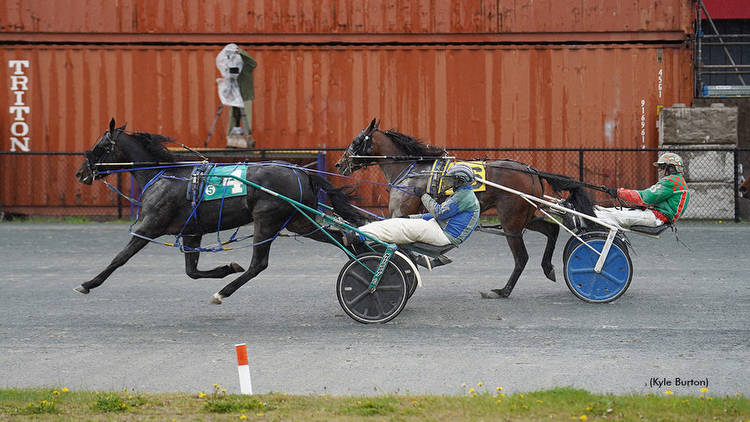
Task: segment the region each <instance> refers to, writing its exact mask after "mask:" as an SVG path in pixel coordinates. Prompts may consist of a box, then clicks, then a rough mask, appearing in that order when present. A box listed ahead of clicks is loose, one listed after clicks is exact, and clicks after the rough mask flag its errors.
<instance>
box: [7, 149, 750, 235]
mask: <svg viewBox="0 0 750 422" xmlns="http://www.w3.org/2000/svg"><path fill="white" fill-rule="evenodd" d="M665 151H667V150H663V149H586V148H582V149H572V148H571V149H568V148H558V149H543V148H528V149H522V148H507V149H504V148H476V149H471V148H457V149H452V150H450V153H451V154H452V155H454V156H455V157H456V158H458V159H465V160H472V159H476V160H498V159H512V160H516V161H520V162H523V163H527V164H529V165H531V166H532V167H534V168H537V169H539V170H542V171H545V172H550V173H558V174H563V175H566V176H569V177H571V178H574V179H576V180H580V181H583V182H586V183H589V184H594V185H601V186H611V187H626V188H630V189H645V188H647V187H649V186H651V185H652V184H653V183H655V182H656V179H657V175H656V169H655V168H654V167H653V165H652V163H653V162H654V161H656V159H657V158H658V156H659V154H660V153H662V152H665ZM668 151H670V152H676V153H678V154H680V155H681V156H682V158H683V160H684V161H685V164H686V165H685V167H686V168H685V177H686V179H687V181H688V185H689V188H690V190H691V201H690V204H689V207H688V210H687V211H686V212H685V214H684V215H683V218H684V219H708V220H719V219H721V220H735V221H740V219H748V218H750V216H748V209H750V205H748V204H747V202H750V200H745V199H742V198H738V196H737V194H736V192H737V188H738V183H741V181H742V176H743V175H742V167H743V166H742V164H743V163H747V162H748V161H747V160H748V159H750V148H724V149H711V148H684V149H670V150H668ZM204 153H205V151H204ZM342 153H343V149H342V148H328V149H314V150H273V149H264V150H255V149H253V150H227V151H211V152H210V154H209V156H208V158H209V160H210V161H212V162H239V161H266V160H273V159H279V160H284V161H290V162H293V163H295V164H298V165H302V166H306V167H308V168H312V169H319V170H321V171H327V172H329V173H331V174H328V176H327V177H328V178H329V179H330V180H332V181H333V183H334V184H336V185H355V186H356V188H357V202H358V204H359V205H360V206H363V207H365V208H369V209H371V210H374V211H375V212H377V213H379V214H383V215H385V213H386V212H387V209H388V187H387V185H386V184H385V180H384V178H383V176H382V173H381V172H380V170H379V169H378V168H377V166H372V167H369V168H367V169H365V170H360V171H358V172H356V173H355V174H354V175H353V177H352V178H343V177H340V176H337V175H334V174H333V173H334V172H335V169H334V167H333V166H334V164H335V162H336V160H338V159H339V158H340V157H341V155H342ZM178 159H181V160H195V159H196V158H195V156H183V155H180V156H179V158H178ZM82 164H83V155H82V154H81V153H53V152H34V153H9V152H0V213H2V214H4V218H5V219H13V218H18V217H26V216H53V217H73V216H81V217H86V218H93V219H99V220H110V219H125V220H127V219H132V218H134V216H135V213H136V209H135V206H134V205H133V204H131V203H130V202H129V201H128V200H127V199H126V198H124V197H123V196H121V195H118V194H117V193H115V192H114V191H113V190H112V189H110V188H108V187H107V186H105V185H104V184H103V183H101V182H94V184H93V185H91V186H87V185H83V184H80V183H79V182H78V181H77V180H76V178H75V173H76V171H77V170H78V168H79V167H80V166H81V165H82ZM745 167H746V169H747V171H748V172H750V168H748V166H747V165H745ZM107 180H108V181H109V183H110V184H111V185H113V186H114V187H116V188H117V189H118V190H119V191H121V192H122V193H123V194H124V195H127V196H130V197H137V196H138V194H139V193H140V188H139V187H138V186H136V183H135V182H134V181H133V179H132V177H131V176H130V174H128V173H117V174H112V175H110V176H108V178H107ZM590 192H591V194H592V197H593V199H594V201H595V202H597V203H599V204H602V205H611V204H612V203H613V200H612V198H610V197H608V196H607V195H605V194H604V193H602V192H597V191H590ZM547 194H550V191H549V190H548V191H547Z"/></svg>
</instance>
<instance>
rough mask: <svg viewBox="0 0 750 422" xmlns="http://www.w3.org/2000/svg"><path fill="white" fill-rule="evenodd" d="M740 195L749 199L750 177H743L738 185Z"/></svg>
mask: <svg viewBox="0 0 750 422" xmlns="http://www.w3.org/2000/svg"><path fill="white" fill-rule="evenodd" d="M738 190H739V192H740V196H741V197H743V198H747V199H750V177H748V178H747V179H745V181H744V182H742V184H741V185H740V187H739V189H738Z"/></svg>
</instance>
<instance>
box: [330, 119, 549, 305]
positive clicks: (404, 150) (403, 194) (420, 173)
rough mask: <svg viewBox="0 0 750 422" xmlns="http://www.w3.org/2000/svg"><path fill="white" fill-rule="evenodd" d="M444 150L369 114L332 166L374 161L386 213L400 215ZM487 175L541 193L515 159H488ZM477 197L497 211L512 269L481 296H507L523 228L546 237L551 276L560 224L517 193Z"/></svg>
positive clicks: (522, 251) (520, 265)
mask: <svg viewBox="0 0 750 422" xmlns="http://www.w3.org/2000/svg"><path fill="white" fill-rule="evenodd" d="M443 155H446V151H445V150H444V149H441V148H436V147H432V146H428V145H425V144H423V143H422V142H420V141H418V140H417V139H415V138H412V137H409V136H407V135H404V134H401V133H398V132H394V131H382V130H380V129H379V128H378V123H376V121H375V120H374V119H373V121H372V122H371V123H370V125H369V126H367V128H365V129H364V130H363V131H362V132H361V133H360V134H359V135H357V137H355V138H354V140H353V141H352V143H351V144H350V145H349V147H348V148H347V150H346V151H345V152H344V155H343V156H342V157H341V159H340V160H339V161H338V162H337V163H336V168H337V169H338V171H339V173H341V174H343V175H349V174H351V173H352V172H354V171H356V170H358V169H360V168H363V167H367V166H369V165H373V164H377V165H378V166H379V167H380V169H381V170H382V171H383V174H384V175H385V178H386V180H387V181H388V183H389V184H391V185H392V187H391V191H390V201H389V204H388V208H389V210H390V212H391V217H399V216H402V215H408V214H415V213H417V212H418V211H419V209H420V207H421V201H420V199H419V197H417V196H416V195H414V192H415V190H421V189H425V188H426V185H427V180H428V176H427V175H426V174H425V173H427V172H428V171H429V170H430V169H431V168H432V165H433V163H434V162H435V160H436V159H438V158H440V157H441V156H443ZM357 157H363V158H357ZM416 157H419V158H416ZM486 179H487V180H489V181H491V182H494V183H497V184H500V185H503V186H507V187H510V188H512V189H515V190H518V191H521V192H525V193H528V194H531V195H534V196H537V197H542V196H543V194H544V186H543V185H542V179H541V178H540V176H539V175H538V174H536V171H535V170H534V169H532V168H531V167H530V166H528V165H526V164H524V163H519V162H517V161H511V160H498V161H489V162H487V163H486ZM393 185H397V186H393ZM477 198H478V199H479V203H480V206H481V208H482V211H487V210H491V209H493V208H494V209H496V210H497V214H498V217H499V219H500V223H501V226H502V231H503V233H502V234H504V235H505V236H506V239H507V241H508V245H509V246H510V250H511V252H512V253H513V259H514V261H515V266H514V268H513V272H512V273H511V275H510V278H509V279H508V282H507V283H506V285H505V287H503V288H502V289H494V290H492V292H491V293H483V294H482V296H483V297H490V298H497V297H508V296H509V295H510V293H511V292H512V291H513V288H514V287H515V285H516V282H517V281H518V277H519V276H520V275H521V272H522V271H523V269H524V267H525V266H526V262H527V261H528V259H529V254H528V252H527V251H526V245H525V243H524V241H523V230H524V229H530V230H534V231H537V232H539V233H542V234H543V235H545V236H546V237H547V244H546V247H545V248H544V255H543V256H542V269H543V270H544V274H545V275H546V276H547V278H549V279H550V280H552V281H555V267H554V265H552V262H551V259H552V254H553V252H554V250H555V242H556V241H557V235H558V233H559V231H560V227H559V226H558V225H557V224H556V223H554V222H550V221H547V220H545V219H543V218H541V217H537V216H536V215H535V210H536V209H535V208H534V206H532V205H531V204H530V203H529V202H527V201H526V200H524V199H523V198H521V197H519V196H517V195H513V194H510V193H507V192H504V191H501V190H499V189H494V188H489V187H488V188H487V190H485V191H483V192H477Z"/></svg>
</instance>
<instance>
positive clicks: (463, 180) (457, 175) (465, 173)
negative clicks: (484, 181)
mask: <svg viewBox="0 0 750 422" xmlns="http://www.w3.org/2000/svg"><path fill="white" fill-rule="evenodd" d="M445 176H446V177H449V178H452V179H453V181H454V182H453V186H454V187H457V188H460V187H461V186H465V185H470V184H472V183H473V182H474V171H473V170H472V169H471V167H469V166H467V165H466V164H456V165H454V166H453V167H451V168H449V169H448V171H447V172H445Z"/></svg>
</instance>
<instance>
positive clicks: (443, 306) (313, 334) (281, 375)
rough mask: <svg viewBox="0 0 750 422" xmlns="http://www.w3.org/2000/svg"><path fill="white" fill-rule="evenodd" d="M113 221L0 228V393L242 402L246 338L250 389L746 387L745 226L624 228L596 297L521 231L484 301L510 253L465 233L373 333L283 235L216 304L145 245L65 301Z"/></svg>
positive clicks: (321, 250)
mask: <svg viewBox="0 0 750 422" xmlns="http://www.w3.org/2000/svg"><path fill="white" fill-rule="evenodd" d="M127 227H128V226H127V225H125V224H27V223H3V224H0V246H2V254H1V255H0V260H1V261H2V269H3V271H2V281H1V282H0V286H1V287H2V295H1V296H0V310H2V314H3V315H2V324H0V387H3V388H9V387H42V386H59V387H68V388H71V389H79V390H81V389H85V390H121V389H123V388H125V387H127V388H134V389H135V390H136V391H151V392H160V391H186V392H199V391H211V390H212V389H213V387H212V385H213V384H214V383H217V384H220V385H222V386H223V387H225V388H226V389H227V390H228V391H229V392H239V383H238V376H237V369H236V360H235V355H234V347H233V346H234V344H236V343H247V345H248V354H249V360H250V368H251V372H252V379H253V388H254V391H256V392H269V391H282V392H288V393H295V394H321V393H328V394H353V395H360V394H372V393H380V392H399V393H415V394H421V393H446V394H460V393H462V392H464V391H466V390H468V389H469V388H472V387H474V388H476V385H477V383H478V382H479V381H481V382H483V384H484V387H482V388H480V391H481V390H483V389H484V388H486V389H487V390H489V391H492V392H494V391H495V388H496V387H497V386H502V387H503V388H504V390H503V391H505V392H517V391H532V390H537V389H546V388H552V387H556V386H574V387H580V388H585V389H588V390H590V391H594V392H614V393H631V392H632V393H648V392H653V393H655V394H663V391H665V390H666V389H671V390H672V391H674V392H675V393H678V394H700V392H699V389H700V387H701V385H699V384H698V382H706V381H707V382H708V388H709V389H710V391H711V393H713V394H714V395H734V394H735V393H742V394H745V395H750V382H749V381H748V380H749V379H750V365H748V362H750V274H748V255H747V253H748V246H749V245H750V225H747V224H739V225H737V224H726V223H725V224H715V223H689V222H688V223H682V224H680V226H679V228H680V231H679V235H680V240H682V241H683V242H684V243H686V244H687V245H688V246H689V247H690V250H688V249H686V248H685V247H684V246H682V245H680V244H679V243H677V242H675V238H674V235H673V234H671V233H670V232H666V233H665V234H663V235H662V238H661V239H659V240H652V239H649V238H645V237H641V236H636V235H633V236H631V241H632V243H633V246H634V250H635V251H634V252H631V255H632V259H633V266H634V277H633V282H632V285H631V287H630V289H629V290H628V291H627V292H626V293H625V295H624V296H623V297H621V298H620V299H618V300H617V301H615V302H613V303H610V304H604V305H592V304H587V303H584V302H582V301H580V300H578V299H576V298H575V297H574V296H573V295H572V294H571V293H570V292H569V291H568V289H567V287H566V286H565V282H564V279H563V275H562V263H561V251H562V247H563V245H564V242H565V241H566V240H567V235H564V234H561V239H560V240H559V242H558V245H557V247H558V249H557V251H556V253H555V257H554V259H553V262H554V263H555V266H556V267H557V278H558V280H559V281H558V282H557V283H553V282H551V281H549V280H547V279H546V278H545V277H544V275H543V273H542V270H541V267H540V266H539V260H540V258H541V252H542V249H543V237H542V236H541V235H538V234H537V233H532V232H530V233H528V234H527V235H526V236H525V237H526V240H527V245H528V248H529V255H530V257H531V258H530V260H529V264H528V265H527V267H526V271H525V272H524V274H523V275H522V276H521V279H520V280H519V282H518V285H517V286H516V289H515V291H514V292H513V294H512V296H511V297H510V298H508V299H499V300H488V299H481V298H480V295H479V291H480V290H484V291H487V290H489V289H492V288H499V287H502V286H503V285H504V284H505V281H506V279H507V276H508V275H509V274H510V271H511V268H512V265H513V260H512V258H511V255H510V251H509V249H508V247H507V244H506V242H505V240H504V239H503V238H500V237H497V236H493V235H489V234H484V233H476V234H475V235H473V236H472V238H471V239H470V240H469V241H468V243H467V244H465V245H464V246H462V247H461V248H460V249H458V250H455V251H452V252H451V253H450V256H451V257H452V258H453V259H454V263H453V264H451V265H449V266H446V267H441V268H439V269H436V270H434V271H432V272H424V273H423V278H424V281H425V287H424V288H421V289H418V290H417V292H416V293H415V295H414V296H413V297H412V299H411V300H410V301H409V303H408V304H407V307H406V309H405V310H404V311H403V312H402V313H401V314H400V315H399V316H398V317H397V318H396V319H395V320H393V321H391V322H390V323H388V324H385V325H362V324H359V323H356V322H354V321H353V320H351V319H350V318H349V317H347V316H346V315H345V314H344V312H343V311H342V310H341V307H340V306H339V304H338V301H337V300H336V295H335V291H334V287H335V280H336V277H337V276H338V273H339V270H340V269H341V267H342V266H343V264H344V263H345V262H346V257H345V255H344V254H343V253H342V252H340V251H338V250H337V249H335V248H333V247H330V246H327V245H323V244H319V243H315V242H313V241H310V240H300V241H298V240H295V239H290V238H279V239H278V240H277V241H276V242H275V243H274V246H273V248H272V250H271V258H270V266H269V268H268V269H267V270H266V271H264V272H263V273H261V274H260V275H259V276H258V277H257V278H256V279H255V280H252V281H251V282H250V283H248V284H247V285H245V286H244V287H243V288H241V289H240V290H238V291H237V293H235V295H234V296H232V297H230V298H227V299H226V300H225V302H224V304H222V305H219V306H216V305H209V304H208V299H209V297H210V296H211V294H213V293H214V292H216V291H218V290H219V289H220V288H221V287H222V286H224V285H225V284H226V283H228V282H229V280H231V276H230V277H228V278H226V279H224V280H213V279H203V280H192V279H190V278H188V277H187V276H186V275H185V274H184V263H183V258H182V255H181V254H180V253H179V252H178V251H177V250H175V249H174V248H167V247H159V246H156V245H150V246H148V247H147V248H146V249H145V250H144V251H142V252H141V253H139V254H138V255H136V256H135V257H134V258H133V259H131V261H130V262H129V263H127V264H126V265H125V266H124V267H122V268H120V269H119V270H117V271H116V272H115V273H114V274H113V275H112V276H111V277H110V279H109V280H107V281H106V282H105V284H104V285H102V286H101V287H99V288H97V289H95V290H92V292H91V294H89V295H81V294H79V293H76V292H74V291H73V288H74V287H76V286H78V285H79V284H80V283H81V282H83V281H85V280H88V279H90V278H91V277H93V276H94V275H95V274H96V273H97V272H99V271H101V269H103V268H104V266H105V265H106V264H107V263H108V262H109V261H110V260H111V259H112V258H113V257H114V255H115V254H116V253H117V252H118V251H119V250H120V249H121V248H122V247H123V246H124V245H125V243H126V242H127V240H128V234H127ZM225 238H226V237H225ZM167 240H168V239H167ZM211 241H215V237H213V238H212V237H211V236H207V237H206V239H204V244H205V243H206V242H211ZM250 253H251V249H239V250H234V251H230V252H224V253H221V254H208V255H204V256H203V257H202V258H201V268H204V269H207V268H212V267H213V266H216V265H220V264H224V263H227V262H229V261H237V262H239V263H240V264H241V265H243V266H245V267H247V264H248V263H249V257H250ZM678 378H679V380H680V383H681V384H682V383H683V382H687V384H688V385H676V383H677V382H678V381H677V379H678ZM654 380H659V381H664V380H666V381H668V382H670V383H671V385H662V386H658V385H655V384H653V381H654ZM691 381H692V382H691Z"/></svg>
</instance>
